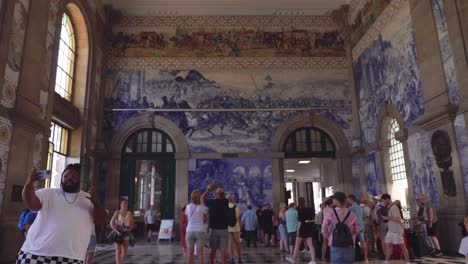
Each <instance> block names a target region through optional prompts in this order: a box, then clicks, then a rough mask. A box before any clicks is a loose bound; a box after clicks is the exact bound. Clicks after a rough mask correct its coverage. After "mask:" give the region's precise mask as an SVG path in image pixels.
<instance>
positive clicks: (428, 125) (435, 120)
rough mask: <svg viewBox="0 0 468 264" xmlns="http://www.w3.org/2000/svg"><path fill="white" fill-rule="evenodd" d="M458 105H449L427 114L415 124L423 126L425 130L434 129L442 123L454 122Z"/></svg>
mask: <svg viewBox="0 0 468 264" xmlns="http://www.w3.org/2000/svg"><path fill="white" fill-rule="evenodd" d="M457 110H458V108H457V106H454V105H447V106H446V107H445V108H442V109H441V110H439V111H437V112H433V113H431V114H430V115H428V114H426V115H424V116H422V117H421V118H419V119H417V120H416V121H415V122H414V123H413V125H414V126H418V127H420V128H422V129H423V130H425V131H431V130H434V129H436V128H438V127H440V126H442V125H445V124H447V123H450V122H453V121H454V120H455V118H456V115H457Z"/></svg>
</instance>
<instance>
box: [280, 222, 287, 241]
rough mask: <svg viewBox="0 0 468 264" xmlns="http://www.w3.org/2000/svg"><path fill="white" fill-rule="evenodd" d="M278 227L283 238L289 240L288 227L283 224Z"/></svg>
mask: <svg viewBox="0 0 468 264" xmlns="http://www.w3.org/2000/svg"><path fill="white" fill-rule="evenodd" d="M278 229H279V232H280V237H281V240H288V230H286V227H285V226H284V225H283V224H281V225H279V227H278Z"/></svg>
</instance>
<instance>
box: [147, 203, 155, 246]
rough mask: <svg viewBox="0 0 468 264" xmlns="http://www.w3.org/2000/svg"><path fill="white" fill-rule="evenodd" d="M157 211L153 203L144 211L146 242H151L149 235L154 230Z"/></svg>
mask: <svg viewBox="0 0 468 264" xmlns="http://www.w3.org/2000/svg"><path fill="white" fill-rule="evenodd" d="M156 218H157V212H156V209H155V207H154V205H151V207H150V209H149V210H148V211H146V213H145V224H146V229H147V230H148V242H151V236H152V235H153V232H154V231H156V220H157V219H156Z"/></svg>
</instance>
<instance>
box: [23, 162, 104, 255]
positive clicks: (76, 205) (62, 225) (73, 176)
mask: <svg viewBox="0 0 468 264" xmlns="http://www.w3.org/2000/svg"><path fill="white" fill-rule="evenodd" d="M80 173H81V165H80V164H70V165H68V166H67V167H66V168H65V170H64V171H63V173H62V179H61V183H60V186H61V188H45V189H41V190H37V191H36V190H35V188H34V183H35V182H37V181H39V180H41V179H43V178H44V172H39V171H34V172H32V174H31V175H30V176H29V177H28V180H27V181H26V184H25V186H24V188H23V200H24V201H25V202H26V205H27V206H28V207H29V208H30V209H31V210H32V211H37V212H38V215H37V218H36V220H35V222H34V225H32V226H31V228H30V229H29V232H28V236H27V238H26V241H25V242H24V244H23V247H22V248H21V251H20V252H19V254H18V260H17V262H16V263H17V264H23V263H37V264H42V263H58V264H59V263H67V264H70V263H84V260H85V256H86V251H87V247H88V244H89V242H90V237H91V232H92V228H93V227H94V222H95V221H98V222H100V220H102V219H100V218H102V217H103V216H104V215H105V212H104V210H103V209H102V208H101V207H100V206H99V204H98V202H97V198H96V192H95V190H94V188H91V190H90V192H89V193H86V192H83V191H81V190H80V181H81V179H80V178H81V176H80ZM93 218H94V219H93Z"/></svg>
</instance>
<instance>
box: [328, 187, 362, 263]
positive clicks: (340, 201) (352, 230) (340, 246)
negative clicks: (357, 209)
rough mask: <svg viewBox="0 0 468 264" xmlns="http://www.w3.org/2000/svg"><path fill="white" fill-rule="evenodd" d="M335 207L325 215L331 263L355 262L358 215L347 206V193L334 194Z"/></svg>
mask: <svg viewBox="0 0 468 264" xmlns="http://www.w3.org/2000/svg"><path fill="white" fill-rule="evenodd" d="M333 203H334V205H335V208H333V209H332V211H331V212H330V213H328V214H327V215H326V216H325V219H324V220H323V223H322V233H323V235H324V236H325V237H327V240H328V243H329V246H330V247H331V248H330V260H331V263H339V264H348V263H354V260H355V251H354V241H355V238H356V236H357V235H358V234H359V225H358V221H357V216H356V214H355V213H353V212H351V211H350V210H349V209H348V208H346V194H344V193H342V192H337V193H335V194H334V195H333Z"/></svg>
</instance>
